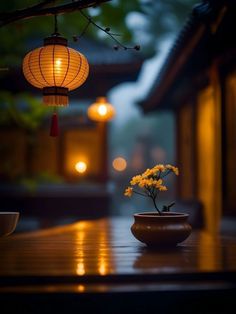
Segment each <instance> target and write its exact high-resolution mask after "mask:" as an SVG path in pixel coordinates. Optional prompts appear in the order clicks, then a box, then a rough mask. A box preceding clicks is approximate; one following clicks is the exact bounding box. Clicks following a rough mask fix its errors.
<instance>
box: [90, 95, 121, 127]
mask: <svg viewBox="0 0 236 314" xmlns="http://www.w3.org/2000/svg"><path fill="white" fill-rule="evenodd" d="M114 116H115V109H114V107H113V106H112V105H111V104H110V103H109V102H108V101H107V99H106V97H98V98H97V99H96V101H95V103H93V104H91V106H89V107H88V117H89V118H90V119H91V120H94V121H101V122H106V121H110V120H111V119H112V118H113V117H114Z"/></svg>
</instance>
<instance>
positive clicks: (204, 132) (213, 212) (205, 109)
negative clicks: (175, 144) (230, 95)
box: [196, 65, 222, 232]
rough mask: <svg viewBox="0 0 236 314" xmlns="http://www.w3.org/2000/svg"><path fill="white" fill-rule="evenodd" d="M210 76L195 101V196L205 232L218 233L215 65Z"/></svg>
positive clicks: (218, 103)
mask: <svg viewBox="0 0 236 314" xmlns="http://www.w3.org/2000/svg"><path fill="white" fill-rule="evenodd" d="M209 76H210V85H209V86H208V87H207V88H205V89H203V90H202V91H201V92H200V93H199V95H198V103H197V117H196V135H197V173H198V175H197V196H198V199H199V200H200V201H201V202H202V203H203V207H204V220H205V221H204V222H205V226H206V229H207V231H209V232H217V231H218V230H219V225H220V219H221V211H222V180H221V95H220V85H219V81H218V74H217V67H216V66H215V65H214V66H213V67H212V68H211V70H210V73H209Z"/></svg>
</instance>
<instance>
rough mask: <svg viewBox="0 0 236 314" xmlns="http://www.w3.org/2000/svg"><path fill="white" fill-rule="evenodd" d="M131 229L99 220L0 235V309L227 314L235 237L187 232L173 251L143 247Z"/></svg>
mask: <svg viewBox="0 0 236 314" xmlns="http://www.w3.org/2000/svg"><path fill="white" fill-rule="evenodd" d="M131 224H132V219H125V218H110V219H108V218H106V219H99V220H94V221H80V222H78V223H75V224H71V225H67V226H63V227H54V228H51V229H47V230H42V231H35V232H31V233H22V234H14V235H12V236H9V237H6V238H0V304H2V305H3V312H1V311H0V312H1V313H13V312H15V311H16V310H18V312H19V313H21V312H22V313H38V312H39V313H49V312H50V313H54V311H57V312H58V313H74V312H73V311H75V312H76V313H77V310H79V309H80V310H83V311H82V312H81V313H85V312H86V311H87V310H89V311H90V312H94V313H95V312H96V313H112V314H113V313H126V311H127V312H129V313H143V312H146V310H148V309H149V310H150V311H151V310H152V311H153V308H155V310H160V311H161V312H160V313H162V312H163V313H167V312H168V313H169V312H174V313H178V311H179V312H181V313H185V311H186V313H189V312H191V313H231V312H230V311H231V309H232V313H234V310H233V306H235V305H236V301H235V298H236V294H235V292H236V238H234V237H229V236H222V235H219V234H216V235H210V234H207V233H205V232H193V233H192V235H191V236H190V237H189V238H188V239H187V240H186V241H185V242H184V243H182V244H181V245H179V246H178V247H176V248H174V249H168V250H148V249H147V248H146V247H145V245H142V244H141V243H139V242H138V241H137V240H136V239H135V238H133V236H132V234H131V233H130V225H131ZM11 300H14V302H11ZM186 302H188V303H191V304H192V305H191V311H190V309H189V306H187V307H186ZM203 304H204V306H203ZM19 309H21V310H20V311H19ZM37 311H38V312H37ZM204 311H205V312H204Z"/></svg>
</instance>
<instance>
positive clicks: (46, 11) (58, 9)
mask: <svg viewBox="0 0 236 314" xmlns="http://www.w3.org/2000/svg"><path fill="white" fill-rule="evenodd" d="M108 1H111V0H80V1H75V2H71V3H68V4H64V5H60V6H53V7H48V8H47V7H46V6H47V5H48V4H50V3H52V2H53V1H52V0H48V1H42V2H41V3H39V4H37V5H35V6H32V7H29V8H26V9H22V10H16V11H13V12H10V13H3V14H1V15H0V27H2V26H4V25H7V24H10V23H13V22H16V21H19V20H24V19H29V18H33V17H37V16H46V15H55V14H58V15H59V14H65V13H70V12H74V11H80V10H82V9H85V8H89V7H94V6H98V5H100V4H102V3H104V2H108Z"/></svg>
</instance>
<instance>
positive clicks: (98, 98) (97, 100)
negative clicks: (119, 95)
mask: <svg viewBox="0 0 236 314" xmlns="http://www.w3.org/2000/svg"><path fill="white" fill-rule="evenodd" d="M96 102H97V103H107V98H106V97H104V96H103V97H101V96H100V97H97V98H96Z"/></svg>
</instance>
